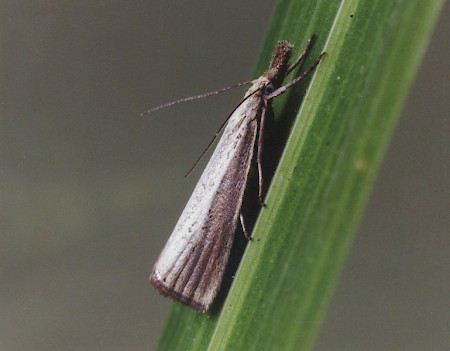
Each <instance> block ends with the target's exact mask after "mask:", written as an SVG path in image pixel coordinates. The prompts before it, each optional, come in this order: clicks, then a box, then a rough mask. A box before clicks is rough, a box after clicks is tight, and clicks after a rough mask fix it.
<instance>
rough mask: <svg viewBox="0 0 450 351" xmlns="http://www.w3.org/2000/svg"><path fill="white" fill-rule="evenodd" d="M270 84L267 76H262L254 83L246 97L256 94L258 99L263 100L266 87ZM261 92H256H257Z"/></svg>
mask: <svg viewBox="0 0 450 351" xmlns="http://www.w3.org/2000/svg"><path fill="white" fill-rule="evenodd" d="M269 83H270V80H269V79H268V78H267V77H266V76H261V77H259V78H258V79H255V80H253V81H252V86H251V87H250V88H249V89H248V90H247V92H246V93H245V97H247V96H249V95H251V94H254V95H255V96H256V97H258V98H261V96H262V93H263V91H264V87H265V86H266V85H267V84H269ZM257 90H258V91H259V92H256V93H255V91H257Z"/></svg>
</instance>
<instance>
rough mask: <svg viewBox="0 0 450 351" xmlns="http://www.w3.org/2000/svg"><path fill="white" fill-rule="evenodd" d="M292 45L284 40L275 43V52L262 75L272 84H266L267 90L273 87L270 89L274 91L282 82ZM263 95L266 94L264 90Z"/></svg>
mask: <svg viewBox="0 0 450 351" xmlns="http://www.w3.org/2000/svg"><path fill="white" fill-rule="evenodd" d="M293 47H294V45H292V44H291V43H289V42H287V41H286V40H282V41H279V42H278V43H277V45H276V49H275V54H274V55H273V57H272V61H270V66H269V69H268V70H267V71H266V72H265V73H264V76H265V77H266V78H267V79H268V80H269V81H270V82H271V83H272V86H270V84H268V85H267V89H268V90H271V89H273V90H272V91H274V90H275V89H277V88H278V87H280V85H281V83H282V82H283V79H284V77H285V76H286V71H287V69H288V67H289V60H290V59H291V54H292V49H293ZM269 94H270V93H269ZM269 94H267V95H269ZM264 95H266V93H265V92H264Z"/></svg>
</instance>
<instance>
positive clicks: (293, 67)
mask: <svg viewBox="0 0 450 351" xmlns="http://www.w3.org/2000/svg"><path fill="white" fill-rule="evenodd" d="M315 41H316V36H315V35H313V36H312V37H311V38H309V40H308V43H307V44H306V48H305V50H303V52H302V53H301V54H300V56H299V57H298V58H297V60H295V62H294V63H293V64H292V65H290V66H289V68H288V69H287V71H286V76H287V75H288V74H289V73H291V72H292V71H293V70H294V69H295V67H297V66H298V65H299V64H300V63H301V62H302V61H303V59H304V58H305V57H306V56H308V54H309V52H310V51H311V49H312V47H313V45H314V42H315Z"/></svg>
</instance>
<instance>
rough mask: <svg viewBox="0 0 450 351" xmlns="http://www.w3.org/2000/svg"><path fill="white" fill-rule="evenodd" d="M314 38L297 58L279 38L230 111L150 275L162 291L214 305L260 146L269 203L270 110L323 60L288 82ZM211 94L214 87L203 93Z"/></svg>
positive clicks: (197, 304)
mask: <svg viewBox="0 0 450 351" xmlns="http://www.w3.org/2000/svg"><path fill="white" fill-rule="evenodd" d="M314 39H315V37H314V36H313V37H311V39H309V41H308V44H307V46H306V48H305V50H304V51H303V52H302V53H301V54H300V56H299V57H298V58H297V59H296V60H295V61H294V62H293V63H292V64H289V61H290V58H291V54H292V50H293V45H292V44H290V43H289V42H287V41H280V42H278V43H277V45H276V49H275V54H274V55H273V57H272V60H271V62H270V66H269V69H268V70H267V71H266V72H264V74H263V75H262V76H261V77H259V78H257V79H255V80H252V81H250V82H249V83H250V84H251V86H250V88H249V89H248V90H247V92H246V93H245V96H244V98H243V99H242V100H241V101H240V102H239V104H238V105H237V107H236V108H235V109H234V110H233V112H232V113H231V114H230V116H229V118H228V120H227V122H226V125H225V126H224V130H223V134H222V136H221V138H220V140H219V142H218V143H217V146H216V149H215V151H214V152H213V154H212V156H211V159H210V161H209V163H208V164H207V166H206V168H205V170H204V171H203V174H202V175H201V177H200V180H199V181H198V183H197V185H196V186H195V189H194V192H193V193H192V195H191V197H190V199H189V201H188V203H187V205H186V207H185V209H184V210H183V212H182V214H181V217H180V219H179V220H178V222H177V224H176V226H175V229H174V230H173V233H172V235H171V236H170V238H169V240H168V241H167V244H166V246H165V247H164V249H163V250H162V252H161V254H160V255H159V258H158V260H157V261H156V264H155V265H154V267H153V270H152V273H151V275H150V281H151V283H152V284H153V286H154V287H155V288H156V289H157V290H158V291H159V293H161V294H162V295H164V296H168V297H170V298H172V299H174V300H176V301H179V302H181V303H183V304H186V305H188V306H190V307H192V308H193V309H195V310H197V311H198V312H202V313H204V312H207V311H208V310H209V309H210V308H211V305H212V303H213V302H214V299H215V297H216V295H217V293H218V290H219V288H220V285H221V282H222V278H223V274H224V271H225V267H226V264H227V261H228V257H229V255H230V250H231V246H232V243H233V239H234V233H235V231H236V227H237V222H238V219H239V218H240V219H241V224H242V227H243V229H244V234H245V233H246V230H245V227H244V223H243V217H242V215H241V206H242V200H243V196H244V191H245V187H246V183H247V178H248V174H249V170H250V166H251V163H252V159H253V156H254V150H255V147H256V148H257V153H256V161H257V162H256V163H257V166H258V182H259V194H258V198H259V201H260V204H261V205H262V206H264V203H263V198H262V185H263V175H262V167H261V155H262V148H263V135H264V122H265V119H266V112H267V110H268V107H269V105H270V104H271V101H272V99H273V98H275V97H277V96H279V95H280V94H283V93H284V92H285V91H286V90H287V89H289V88H290V87H292V86H294V85H295V84H297V83H298V82H300V81H301V80H302V79H303V78H304V77H305V76H306V75H308V74H309V73H310V72H311V71H313V70H314V68H315V67H316V66H317V65H318V64H319V62H320V60H321V59H322V57H323V55H324V53H322V54H320V56H319V57H318V58H317V59H316V60H315V61H314V63H313V64H312V65H311V66H310V67H309V68H308V69H306V70H305V71H303V72H301V73H300V74H299V75H298V76H297V77H296V78H294V79H293V80H292V81H290V82H289V83H287V84H285V85H282V83H283V80H284V79H285V78H286V76H287V75H288V74H289V73H291V72H292V71H293V70H294V69H295V68H296V67H297V66H298V65H299V64H300V63H301V62H302V61H303V60H304V59H305V57H306V56H307V55H308V53H309V52H310V50H311V48H312V46H313V43H314ZM242 84H245V83H242ZM242 84H239V85H242ZM215 93H217V92H215ZM211 94H214V93H209V94H203V95H202V96H201V97H203V96H207V95H211ZM193 98H195V97H192V98H186V99H183V100H182V101H187V100H191V99H193ZM177 102H179V101H176V102H173V103H169V104H166V105H162V107H166V106H169V105H172V104H174V103H177ZM158 108H159V107H158ZM158 108H155V109H158ZM155 109H153V110H155ZM153 110H150V111H153ZM246 236H248V234H246Z"/></svg>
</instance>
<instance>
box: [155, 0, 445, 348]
mask: <svg viewBox="0 0 450 351" xmlns="http://www.w3.org/2000/svg"><path fill="white" fill-rule="evenodd" d="M442 4H443V1H441V0H430V1H423V0H394V1H384V0H383V1H382V0H372V1H361V0H359V1H357V0H353V1H352V0H348V1H341V2H337V1H331V0H330V1H325V0H322V1H307V0H282V1H280V3H279V5H278V7H277V9H276V11H275V14H274V17H273V21H272V24H271V27H270V30H269V33H268V36H267V40H266V43H265V46H264V49H263V52H262V55H261V57H260V61H259V64H258V66H257V72H258V73H257V74H256V75H255V76H257V75H258V74H260V73H261V72H263V71H264V70H265V69H266V67H267V64H268V61H269V59H270V56H271V54H272V51H273V46H274V44H275V42H276V41H277V40H279V39H287V40H289V41H291V42H292V43H294V44H296V53H298V52H300V51H301V50H302V49H303V47H304V45H305V43H306V40H307V38H308V37H310V36H311V34H313V33H315V34H317V36H318V41H317V43H316V45H315V48H314V52H313V53H312V54H311V57H310V60H311V59H312V58H314V57H315V56H316V55H317V54H318V53H319V52H320V51H322V50H325V51H326V52H327V56H326V57H325V59H324V60H323V62H322V63H321V64H320V66H319V68H318V70H317V72H316V74H315V75H314V76H313V77H312V78H311V79H310V80H309V82H305V83H304V84H303V85H302V86H300V87H298V89H295V91H293V92H291V94H290V95H289V96H283V97H282V98H280V99H279V101H277V102H276V103H275V111H276V115H277V118H278V123H277V124H278V125H279V126H280V127H279V128H280V139H283V137H284V136H285V135H287V134H288V131H289V130H290V129H291V125H292V131H291V133H290V136H289V138H288V141H287V144H286V148H285V150H284V153H283V156H282V158H281V161H280V164H279V167H278V169H277V172H276V174H275V176H274V178H273V181H272V184H271V187H270V190H269V194H268V198H267V208H265V209H263V210H262V212H261V215H260V217H259V219H258V222H257V224H256V227H255V230H254V233H253V235H254V241H253V242H252V243H250V244H249V245H248V247H247V250H246V252H245V255H244V257H243V260H242V262H241V265H240V268H239V270H238V272H237V275H236V278H235V281H234V283H233V286H232V289H231V290H230V292H229V294H228V297H227V300H226V301H225V304H224V307H223V309H222V311H220V313H219V314H215V315H212V316H211V315H200V314H198V313H196V312H194V311H191V310H190V309H188V308H186V307H183V306H180V305H175V306H174V308H173V311H172V314H171V316H170V318H169V321H168V323H167V325H166V329H165V331H164V334H163V336H162V338H161V341H160V344H159V350H214V351H217V350H308V349H310V348H311V345H312V344H313V341H314V337H315V335H316V334H317V331H318V328H319V327H320V324H321V323H320V322H321V320H322V317H323V314H324V312H325V309H326V306H327V305H328V302H329V299H330V296H331V292H332V289H333V286H334V284H335V282H336V280H337V277H338V275H339V272H340V269H341V266H342V264H343V261H344V259H345V257H346V254H347V251H348V248H349V246H350V244H351V241H352V238H353V235H354V232H355V230H356V227H357V224H358V222H359V220H360V218H361V215H362V213H363V210H364V206H365V203H366V200H367V198H368V195H369V193H370V189H371V186H372V184H373V180H374V177H375V175H376V172H377V170H378V167H379V165H380V162H381V160H382V157H383V154H384V151H385V149H386V147H387V144H388V141H389V138H390V136H391V134H392V131H393V128H394V127H395V124H396V121H397V118H398V116H399V113H400V109H401V107H402V104H403V102H404V100H405V97H406V94H407V92H408V89H409V87H410V85H411V82H412V80H413V78H414V75H415V73H416V71H417V68H418V65H419V63H420V60H421V58H422V55H423V53H424V51H425V48H426V45H427V42H428V39H429V37H430V35H431V32H432V29H433V26H434V24H435V21H436V18H437V15H438V13H439V9H440V8H441V7H442ZM304 67H305V65H304ZM307 84H308V85H309V88H308V91H307V92H306V94H305V89H306V86H307ZM302 95H303V98H304V99H303V103H302V105H301V106H300V109H299V105H298V104H299V101H300V100H299V99H300V98H301V97H302ZM290 115H295V116H296V118H295V121H294V122H293V123H292V122H289V116H290ZM270 147H271V146H270V145H268V146H265V150H269V149H270ZM274 149H276V146H274ZM266 152H267V151H266Z"/></svg>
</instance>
